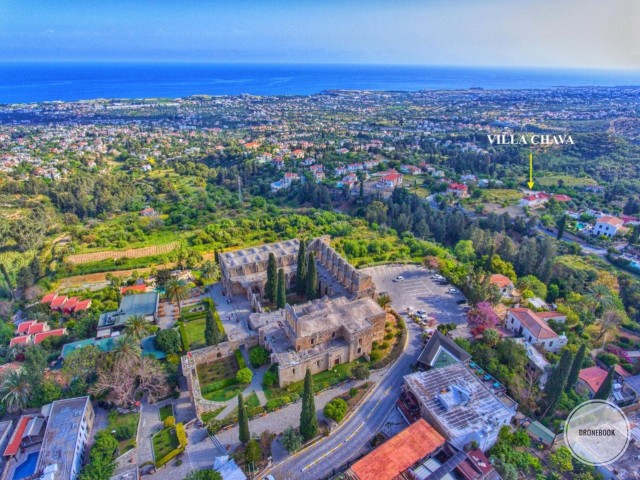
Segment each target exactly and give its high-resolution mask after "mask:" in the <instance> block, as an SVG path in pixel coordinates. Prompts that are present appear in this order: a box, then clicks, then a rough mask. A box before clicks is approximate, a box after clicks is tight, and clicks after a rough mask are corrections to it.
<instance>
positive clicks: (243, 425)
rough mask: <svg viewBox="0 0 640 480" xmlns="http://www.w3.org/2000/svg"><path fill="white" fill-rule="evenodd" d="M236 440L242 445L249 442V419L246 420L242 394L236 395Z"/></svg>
mask: <svg viewBox="0 0 640 480" xmlns="http://www.w3.org/2000/svg"><path fill="white" fill-rule="evenodd" d="M238 428H239V433H238V438H239V440H240V441H241V442H242V443H245V444H246V443H247V442H248V441H249V440H251V435H250V434H249V419H248V418H247V411H246V409H245V406H244V398H242V393H239V394H238Z"/></svg>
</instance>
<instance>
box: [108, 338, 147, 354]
mask: <svg viewBox="0 0 640 480" xmlns="http://www.w3.org/2000/svg"><path fill="white" fill-rule="evenodd" d="M141 352H142V350H141V348H140V344H139V343H138V342H137V341H136V340H135V339H134V338H133V337H131V336H129V335H121V336H120V337H118V339H117V340H116V342H115V346H114V348H113V350H111V353H112V354H113V356H114V357H115V358H123V359H134V358H137V357H139V356H140V353H141Z"/></svg>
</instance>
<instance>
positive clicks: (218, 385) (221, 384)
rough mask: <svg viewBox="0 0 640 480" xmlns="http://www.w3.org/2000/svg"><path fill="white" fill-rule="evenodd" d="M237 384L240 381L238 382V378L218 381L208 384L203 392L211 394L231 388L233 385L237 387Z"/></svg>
mask: <svg viewBox="0 0 640 480" xmlns="http://www.w3.org/2000/svg"><path fill="white" fill-rule="evenodd" d="M236 383H238V380H236V378H225V379H224V380H218V381H216V382H211V383H208V384H207V385H205V386H204V387H203V388H202V390H201V391H202V393H203V394H205V393H211V392H215V391H216V390H221V389H223V388H227V387H230V386H232V385H235V384H236Z"/></svg>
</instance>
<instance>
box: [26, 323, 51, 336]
mask: <svg viewBox="0 0 640 480" xmlns="http://www.w3.org/2000/svg"><path fill="white" fill-rule="evenodd" d="M46 329H47V324H46V323H34V324H33V325H31V326H30V327H29V332H28V334H29V335H35V334H36V333H42V332H44V331H45V330H46Z"/></svg>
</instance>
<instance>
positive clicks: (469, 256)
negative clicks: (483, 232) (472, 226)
mask: <svg viewBox="0 0 640 480" xmlns="http://www.w3.org/2000/svg"><path fill="white" fill-rule="evenodd" d="M453 254H454V255H455V256H456V258H457V259H458V260H460V261H461V262H463V263H466V262H469V261H471V260H473V259H474V258H475V256H476V251H475V249H474V248H473V242H472V241H471V240H460V241H459V242H458V243H456V246H455V248H454V249H453Z"/></svg>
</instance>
